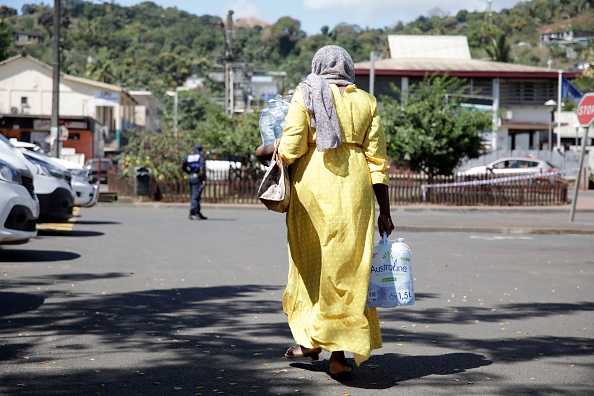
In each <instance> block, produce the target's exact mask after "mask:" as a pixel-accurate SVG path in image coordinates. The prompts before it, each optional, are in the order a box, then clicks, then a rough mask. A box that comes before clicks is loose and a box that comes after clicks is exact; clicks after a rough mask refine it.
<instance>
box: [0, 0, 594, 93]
mask: <svg viewBox="0 0 594 396" xmlns="http://www.w3.org/2000/svg"><path fill="white" fill-rule="evenodd" d="M593 16H594V1H592V0H555V1H553V0H532V1H529V2H522V3H519V4H518V5H516V6H515V7H513V8H511V9H504V10H502V11H501V12H490V13H488V12H468V11H465V10H462V11H459V12H458V13H457V14H456V15H447V14H446V13H444V12H443V11H441V10H440V9H438V8H436V9H433V10H432V11H431V12H430V13H429V15H426V16H419V17H418V18H417V19H416V20H414V21H412V22H409V23H406V24H405V23H402V22H398V21H394V25H393V26H389V27H385V28H383V29H368V28H367V29H363V28H361V27H359V26H357V25H348V24H339V25H338V26H334V27H329V26H324V27H323V28H322V29H321V31H320V32H319V33H318V34H314V35H310V36H307V35H306V33H305V32H304V31H302V30H301V23H300V21H299V20H296V19H294V18H292V17H290V16H285V17H282V18H280V19H279V20H278V21H274V22H271V23H268V22H263V21H258V20H256V19H254V20H252V21H251V23H246V22H245V20H244V21H241V22H240V23H238V24H237V26H236V30H235V39H234V50H235V55H236V59H237V60H238V61H241V62H246V63H250V64H253V65H254V67H255V69H256V71H264V70H269V71H275V70H280V71H284V72H286V73H287V79H286V86H288V87H292V86H294V85H295V84H296V83H297V82H298V81H299V80H300V79H301V78H302V77H303V76H305V75H307V73H308V72H309V65H310V61H311V58H312V56H313V54H314V53H315V51H316V50H317V49H318V48H320V47H322V46H324V45H327V44H336V45H340V46H343V47H344V48H346V49H347V50H348V51H349V52H350V53H351V54H352V56H353V58H354V60H355V61H356V62H357V61H362V60H366V59H368V58H369V53H370V51H372V50H373V51H381V50H385V48H386V46H387V36H388V35H389V34H423V35H441V34H446V35H465V36H467V37H468V41H469V45H470V49H471V53H472V56H473V57H474V58H478V59H493V60H498V61H503V62H515V63H522V64H527V65H537V66H543V67H546V66H547V62H548V61H549V59H550V60H551V61H552V67H553V68H571V67H573V66H574V65H576V64H579V63H581V62H586V61H591V60H594V59H593V54H592V51H591V46H577V47H573V48H572V50H571V51H568V50H567V49H566V48H562V47H560V46H557V45H553V46H546V45H545V46H541V45H539V32H540V31H541V30H542V29H544V28H546V27H547V26H549V25H554V24H560V23H565V25H569V26H572V27H573V28H574V29H580V30H585V31H594V17H593ZM0 17H1V18H2V26H1V29H0V56H2V57H3V58H6V57H8V56H11V55H15V54H17V53H19V52H20V51H24V52H26V53H28V54H30V55H31V56H33V57H35V58H38V59H40V60H42V61H43V62H45V63H48V64H51V63H52V53H51V50H52V44H51V43H52V37H51V33H52V24H53V8H51V7H49V6H47V5H44V4H43V3H39V4H34V3H29V4H24V5H23V6H22V8H21V10H15V9H12V8H9V7H6V6H1V7H0ZM61 24H62V29H61V46H62V59H61V67H62V71H64V72H66V73H69V74H72V75H76V76H82V77H88V78H93V79H96V80H100V81H104V82H108V83H112V84H119V85H122V86H126V87H128V88H129V89H147V90H152V91H154V92H156V93H157V94H162V93H163V92H164V91H165V90H167V89H172V88H174V87H176V86H178V85H181V84H182V83H183V81H185V80H186V78H187V77H189V76H190V75H196V76H198V77H207V76H208V74H209V73H210V72H216V71H221V63H222V62H221V60H222V57H223V55H224V49H225V41H224V26H223V21H222V20H221V19H220V18H219V17H216V16H211V15H192V14H190V13H187V12H185V11H180V10H178V9H177V8H163V7H161V6H158V5H156V4H154V3H152V2H148V1H147V2H143V3H140V4H138V5H135V6H131V7H124V6H120V5H118V4H117V3H116V2H113V3H109V2H104V3H98V4H93V3H90V2H86V1H82V0H64V1H63V5H62V16H61ZM13 31H18V32H25V33H29V34H35V35H38V36H39V37H40V38H41V40H42V41H41V43H40V44H39V45H29V46H26V47H23V48H17V47H16V46H15V45H14V44H10V42H9V45H8V48H4V49H2V46H3V44H2V43H3V42H4V41H5V40H3V39H2V35H3V33H2V32H4V35H6V33H7V32H13ZM4 46H5V47H6V44H4ZM210 88H211V89H212V90H217V89H218V90H220V89H221V87H220V86H218V87H217V86H216V84H215V83H214V82H212V84H211V85H210Z"/></svg>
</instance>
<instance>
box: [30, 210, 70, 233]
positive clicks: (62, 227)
mask: <svg viewBox="0 0 594 396" xmlns="http://www.w3.org/2000/svg"><path fill="white" fill-rule="evenodd" d="M79 213H80V208H79V207H78V206H75V207H74V208H72V215H73V217H71V218H70V219H68V221H67V222H64V223H41V224H37V229H38V230H44V231H48V230H49V231H72V229H73V228H74V223H76V217H77V216H78V214H79Z"/></svg>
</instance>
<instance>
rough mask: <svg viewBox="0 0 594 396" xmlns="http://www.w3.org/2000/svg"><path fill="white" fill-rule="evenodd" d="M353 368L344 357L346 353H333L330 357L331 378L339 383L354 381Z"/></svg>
mask: <svg viewBox="0 0 594 396" xmlns="http://www.w3.org/2000/svg"><path fill="white" fill-rule="evenodd" d="M352 373H353V366H351V365H350V364H349V363H348V362H347V361H346V357H345V356H344V352H342V351H337V352H332V355H331V356H330V377H332V378H333V379H335V380H337V381H349V380H351V379H352Z"/></svg>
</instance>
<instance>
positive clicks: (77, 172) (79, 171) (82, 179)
mask: <svg viewBox="0 0 594 396" xmlns="http://www.w3.org/2000/svg"><path fill="white" fill-rule="evenodd" d="M10 143H12V145H13V146H15V147H17V148H20V149H21V150H29V151H32V152H34V153H37V154H41V155H43V156H45V159H46V160H47V161H50V162H53V163H55V164H58V165H60V166H63V167H64V168H66V169H67V170H68V172H69V173H70V177H71V180H70V184H71V186H72V189H73V190H74V193H75V197H74V206H79V207H85V208H90V207H91V206H94V205H95V204H96V203H97V201H98V199H99V186H97V185H96V184H91V183H89V171H88V170H86V169H85V168H84V167H82V166H81V165H79V164H77V163H74V162H71V161H66V160H63V159H60V158H55V157H50V156H48V155H47V154H46V153H45V152H44V151H43V150H42V149H41V148H40V147H39V146H38V145H36V144H34V143H28V142H21V141H18V140H16V139H10Z"/></svg>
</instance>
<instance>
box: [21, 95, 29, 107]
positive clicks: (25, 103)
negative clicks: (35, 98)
mask: <svg viewBox="0 0 594 396" xmlns="http://www.w3.org/2000/svg"><path fill="white" fill-rule="evenodd" d="M21 106H29V98H28V97H26V96H21Z"/></svg>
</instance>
